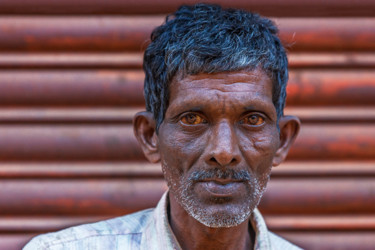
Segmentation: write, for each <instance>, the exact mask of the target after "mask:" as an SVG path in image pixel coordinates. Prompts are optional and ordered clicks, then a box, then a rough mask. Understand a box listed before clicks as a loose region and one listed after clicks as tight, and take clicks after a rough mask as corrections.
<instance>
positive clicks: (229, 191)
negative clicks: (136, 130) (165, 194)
mask: <svg viewBox="0 0 375 250" xmlns="http://www.w3.org/2000/svg"><path fill="white" fill-rule="evenodd" d="M158 141H159V152H160V157H161V163H162V169H163V172H164V175H165V178H166V180H167V183H168V186H169V189H170V195H171V196H173V198H174V199H175V200H176V201H177V202H178V203H179V204H180V205H181V206H182V207H183V208H184V209H185V210H186V211H187V212H188V214H189V215H190V216H192V217H194V218H195V219H197V220H198V221H200V222H201V223H203V224H204V225H206V226H209V227H231V226H235V225H238V224H240V223H242V222H243V221H245V220H246V219H247V218H248V217H249V216H250V214H251V213H252V211H253V209H254V208H255V207H256V206H257V205H258V203H259V200H260V198H261V196H262V193H263V191H264V189H265V187H266V184H267V182H268V180H269V175H270V171H271V166H272V160H273V157H274V155H275V153H276V150H277V149H278V146H279V143H280V141H279V133H278V129H277V114H276V109H275V107H274V105H273V103H272V83H271V80H270V78H269V77H268V76H267V75H266V74H265V73H264V72H263V71H261V70H258V69H257V70H254V71H239V72H226V73H225V72H224V73H217V74H198V75H192V76H187V77H185V78H183V79H179V78H178V77H176V79H175V80H174V81H173V82H172V83H171V86H170V99H169V107H168V109H167V111H166V114H165V119H164V121H163V123H162V124H161V126H160V128H159V135H158Z"/></svg>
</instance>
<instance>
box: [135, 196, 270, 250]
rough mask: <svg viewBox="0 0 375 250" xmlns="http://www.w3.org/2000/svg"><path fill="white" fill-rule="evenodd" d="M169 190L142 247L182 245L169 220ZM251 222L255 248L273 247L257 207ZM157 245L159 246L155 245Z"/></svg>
mask: <svg viewBox="0 0 375 250" xmlns="http://www.w3.org/2000/svg"><path fill="white" fill-rule="evenodd" d="M168 203H169V199H168V191H167V192H165V193H164V194H163V196H162V198H161V199H160V201H159V203H158V205H157V206H156V208H155V210H154V214H153V219H152V220H150V222H149V224H148V225H147V226H146V228H145V231H144V235H143V236H142V244H141V246H144V247H142V249H144V250H150V249H175V250H181V247H180V245H179V243H178V241H177V239H176V237H175V235H174V234H173V232H172V229H171V226H170V225H169V220H168ZM250 223H251V226H252V227H253V229H254V231H255V244H254V249H255V250H259V249H262V250H263V249H271V248H272V246H271V241H270V238H269V233H268V229H267V226H266V223H265V222H264V219H263V217H262V215H261V214H260V212H259V211H258V209H255V210H254V211H253V213H252V215H251V217H250ZM155 246H157V247H155Z"/></svg>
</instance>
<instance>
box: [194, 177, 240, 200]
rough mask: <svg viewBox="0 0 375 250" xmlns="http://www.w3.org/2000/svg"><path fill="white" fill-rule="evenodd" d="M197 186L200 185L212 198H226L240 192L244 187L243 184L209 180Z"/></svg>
mask: <svg viewBox="0 0 375 250" xmlns="http://www.w3.org/2000/svg"><path fill="white" fill-rule="evenodd" d="M199 185H201V186H202V187H203V189H204V190H206V191H207V192H209V193H210V194H211V195H213V196H218V197H228V196H232V195H234V194H235V193H238V192H240V191H241V189H242V188H243V186H244V183H243V182H238V181H228V180H222V181H221V180H220V181H216V180H210V181H203V182H200V183H199Z"/></svg>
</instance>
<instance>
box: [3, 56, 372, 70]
mask: <svg viewBox="0 0 375 250" xmlns="http://www.w3.org/2000/svg"><path fill="white" fill-rule="evenodd" d="M142 60H143V54H142V53H134V52H128V53H127V52H113V53H105V52H101V53H100V52H98V53H80V52H76V53H43V52H40V53H28V54H25V53H19V52H16V53H4V52H3V53H1V54H0V68H2V69H4V68H6V69H16V68H17V69H25V68H32V69H35V68H37V69H55V68H58V69H64V68H68V69H81V68H86V69H87V68H89V69H91V68H95V69H97V68H99V69H100V68H107V69H108V68H110V69H113V68H114V69H118V68H120V69H140V68H141V67H142ZM366 62H367V61H365V62H361V60H360V59H359V61H358V64H366ZM374 64H375V63H374Z"/></svg>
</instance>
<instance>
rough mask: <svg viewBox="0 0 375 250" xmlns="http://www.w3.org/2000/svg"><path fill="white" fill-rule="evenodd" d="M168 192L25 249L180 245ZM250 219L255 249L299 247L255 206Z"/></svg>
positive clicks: (135, 249) (142, 249)
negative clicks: (149, 204) (148, 205)
mask: <svg viewBox="0 0 375 250" xmlns="http://www.w3.org/2000/svg"><path fill="white" fill-rule="evenodd" d="M167 203H168V199H167V193H165V194H164V195H163V197H162V198H161V200H160V201H159V203H158V205H157V206H156V208H152V209H146V210H143V211H140V212H137V213H134V214H130V215H126V216H122V217H118V218H114V219H110V220H105V221H100V222H96V223H91V224H85V225H80V226H75V227H71V228H68V229H64V230H62V231H59V232H55V233H48V234H44V235H40V236H37V237H35V238H34V239H32V240H31V241H30V242H29V243H28V244H27V245H26V246H25V247H24V248H23V249H24V250H41V249H49V250H86V249H87V250H96V249H97V250H99V249H100V250H128V249H130V250H138V249H140V250H152V249H160V250H169V249H176V250H177V249H181V247H180V245H179V244H178V242H177V239H176V237H175V236H174V234H173V232H172V229H171V227H170V225H169V222H168V212H167V207H168V204H167ZM250 223H251V225H252V226H253V228H254V231H255V234H256V241H255V247H254V249H259V250H260V249H262V250H263V249H265V250H266V249H267V250H268V249H273V250H276V249H280V250H281V249H283V250H289V249H290V250H294V249H301V248H299V247H297V246H295V245H293V244H291V243H289V242H288V241H286V240H284V239H282V238H280V237H279V236H277V235H275V234H273V233H271V232H270V231H268V229H267V227H266V224H265V222H264V220H263V218H262V215H261V214H260V213H259V211H258V210H257V209H255V211H254V212H253V214H252V216H251V218H250Z"/></svg>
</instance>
